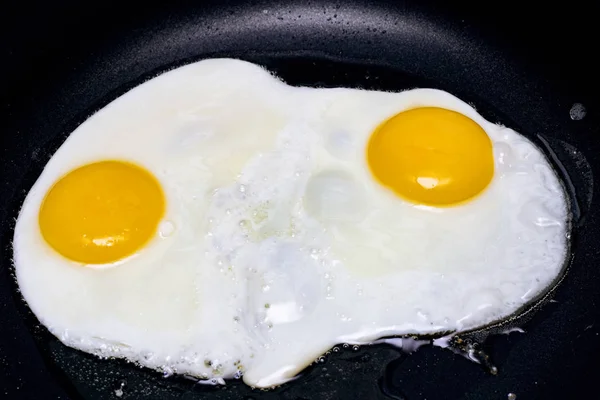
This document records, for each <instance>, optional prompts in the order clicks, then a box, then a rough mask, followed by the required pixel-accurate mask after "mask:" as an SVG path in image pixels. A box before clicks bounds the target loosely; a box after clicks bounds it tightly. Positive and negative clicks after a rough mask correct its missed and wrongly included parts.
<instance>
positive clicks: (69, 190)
mask: <svg viewBox="0 0 600 400" xmlns="http://www.w3.org/2000/svg"><path fill="white" fill-rule="evenodd" d="M164 212H165V198H164V194H163V192H162V188H161V186H160V184H159V183H158V181H157V180H156V179H155V178H154V176H152V175H151V174H150V173H149V172H148V171H146V170H144V169H142V168H140V167H138V166H136V165H134V164H131V163H127V162H121V161H101V162H97V163H93V164H88V165H85V166H82V167H80V168H77V169H75V170H73V171H71V172H69V173H68V174H67V175H65V176H64V177H62V178H61V179H60V180H58V181H57V182H56V183H55V184H54V186H53V187H52V188H51V189H50V190H49V191H48V193H47V194H46V197H45V199H44V201H43V203H42V206H41V208H40V213H39V224H40V231H41V233H42V236H43V237H44V239H45V240H46V242H47V243H48V244H49V245H50V246H51V247H52V248H53V249H54V250H56V251H57V252H58V253H60V254H61V255H63V256H64V257H66V258H68V259H70V260H72V261H76V262H80V263H85V264H104V263H111V262H115V261H118V260H120V259H122V258H124V257H127V256H130V255H132V254H133V253H135V252H136V251H137V250H139V249H140V248H141V247H142V246H143V245H144V244H146V243H147V242H148V241H149V240H150V239H151V238H152V237H153V235H154V234H155V232H156V230H157V226H158V223H159V221H160V219H161V218H162V216H163V214H164Z"/></svg>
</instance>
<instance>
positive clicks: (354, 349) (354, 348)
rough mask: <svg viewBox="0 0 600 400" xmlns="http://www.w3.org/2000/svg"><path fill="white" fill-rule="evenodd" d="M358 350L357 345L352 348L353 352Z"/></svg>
mask: <svg viewBox="0 0 600 400" xmlns="http://www.w3.org/2000/svg"><path fill="white" fill-rule="evenodd" d="M358 349H360V346H358V345H354V346H352V350H353V351H358Z"/></svg>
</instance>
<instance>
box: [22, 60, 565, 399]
mask: <svg viewBox="0 0 600 400" xmlns="http://www.w3.org/2000/svg"><path fill="white" fill-rule="evenodd" d="M569 229H570V227H569V207H568V202H567V199H566V197H565V193H564V190H563V188H562V185H561V183H560V181H559V179H558V178H557V176H556V174H555V173H554V171H553V169H552V167H551V166H550V164H549V163H548V161H547V159H546V157H545V156H544V154H543V153H542V152H541V151H540V150H539V149H538V148H537V147H536V146H534V145H533V144H532V143H531V142H530V141H528V140H527V139H526V138H524V137H523V136H521V135H519V134H518V133H516V132H514V131H513V130H511V129H509V128H505V127H502V126H499V125H495V124H492V123H490V122H488V121H486V120H485V119H484V118H483V117H482V116H481V115H479V114H478V113H477V112H476V111H475V110H474V109H473V108H472V107H471V106H469V105H468V104H466V103H464V102H462V101H461V100H459V99H457V98H456V97H454V96H452V95H450V94H448V93H446V92H443V91H439V90H432V89H414V90H408V91H405V92H401V93H385V92H376V91H361V90H356V89H343V88H339V89H314V88H298V87H290V86H288V85H286V84H284V83H283V82H281V81H279V80H278V79H276V78H275V77H273V76H271V75H270V74H269V73H268V72H267V71H265V70H263V69H262V68H260V67H258V66H256V65H253V64H250V63H247V62H243V61H237V60H229V59H214V60H205V61H201V62H197V63H194V64H190V65H187V66H185V67H181V68H178V69H175V70H172V71H170V72H167V73H165V74H162V75H160V76H158V77H156V78H154V79H151V80H149V81H147V82H145V83H143V84H142V85H140V86H138V87H136V88H135V89H133V90H131V91H129V92H127V93H126V94H124V95H122V96H121V97H119V98H117V99H116V100H114V101H113V102H112V103H110V104H109V105H108V106H106V107H104V108H103V109H101V110H100V111H98V112H97V113H95V114H94V115H93V116H92V117H90V118H89V119H88V120H87V121H86V122H84V123H83V124H82V125H80V126H79V127H78V128H77V129H76V130H75V131H74V132H73V133H72V134H71V135H70V136H69V138H68V139H67V140H66V142H65V143H64V144H63V145H62V146H61V147H60V148H59V149H58V151H57V152H56V153H55V154H54V156H53V157H52V158H51V160H50V161H49V162H48V164H47V165H46V167H45V169H44V171H43V172H42V174H41V176H40V177H39V179H38V180H37V182H36V183H35V184H34V186H33V187H32V188H31V191H30V192H29V194H28V195H27V198H26V200H25V202H24V204H23V207H22V209H21V211H20V214H19V217H18V219H17V223H16V227H15V235H14V242H13V246H14V266H15V271H16V277H17V281H18V284H19V287H20V290H21V292H22V294H23V297H24V298H25V300H26V301H27V303H28V305H29V306H30V308H31V310H32V311H33V312H34V313H35V315H36V316H37V318H38V319H39V320H40V322H41V323H42V324H43V325H45V326H46V327H47V328H48V329H49V330H50V332H52V333H53V334H54V335H56V336H57V337H58V338H59V339H60V340H61V341H62V342H63V343H64V344H66V345H68V346H71V347H74V348H77V349H80V350H83V351H86V352H89V353H92V354H96V355H99V356H102V357H123V358H126V359H128V360H130V361H133V362H136V363H138V364H139V365H142V366H146V367H149V368H152V369H156V370H162V371H164V372H168V373H171V372H174V373H180V374H186V375H191V376H194V377H198V378H200V379H222V378H231V377H240V376H243V379H244V381H245V382H246V383H247V384H249V385H253V386H257V387H268V386H273V385H277V384H281V383H283V382H285V381H287V380H289V379H291V378H293V377H294V376H295V375H296V374H298V373H299V372H300V371H301V370H302V369H303V368H304V367H306V366H307V365H308V364H310V363H311V362H312V361H313V360H315V358H317V357H318V356H320V355H321V354H323V353H324V352H326V351H327V350H328V349H330V348H331V347H332V346H334V345H336V344H338V343H344V342H348V343H370V342H373V341H375V340H377V339H378V338H381V337H384V336H390V335H403V334H435V333H440V332H448V331H453V332H459V331H465V330H470V329H475V328H478V327H482V326H485V325H486V324H489V323H492V322H494V321H497V320H500V319H502V318H506V317H509V316H510V315H512V314H514V313H515V312H517V311H518V310H519V309H521V308H522V307H523V306H525V305H526V304H527V303H528V302H530V301H531V300H532V299H534V298H536V297H537V296H539V295H541V294H543V293H544V292H545V290H547V288H548V287H549V286H550V285H551V284H552V283H553V282H554V281H555V280H556V278H557V277H558V276H559V275H560V273H561V271H562V268H563V265H564V263H565V258H566V254H567V251H568V240H567V238H568V234H569Z"/></svg>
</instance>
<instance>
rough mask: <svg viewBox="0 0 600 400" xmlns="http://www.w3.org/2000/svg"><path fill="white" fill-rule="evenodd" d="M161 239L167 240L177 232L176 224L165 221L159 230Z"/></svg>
mask: <svg viewBox="0 0 600 400" xmlns="http://www.w3.org/2000/svg"><path fill="white" fill-rule="evenodd" d="M158 231H159V234H160V237H162V238H166V237H169V236H171V235H172V234H173V233H174V232H175V224H174V223H173V222H171V221H163V222H161V223H160V226H159V228H158Z"/></svg>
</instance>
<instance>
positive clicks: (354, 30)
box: [0, 0, 600, 400]
mask: <svg viewBox="0 0 600 400" xmlns="http://www.w3.org/2000/svg"><path fill="white" fill-rule="evenodd" d="M469 3H470V2H465V1H462V2H457V1H453V2H445V1H412V2H411V1H390V2H383V1H368V2H367V1H364V2H363V1H356V0H353V1H345V2H339V3H336V2H333V1H331V2H288V1H279V2H258V1H254V2H241V1H214V2H201V1H194V2H189V3H177V4H175V3H173V2H165V4H163V5H152V4H150V2H141V1H136V2H127V1H119V2H117V1H112V0H111V1H102V2H74V1H73V2H71V1H55V2H43V1H33V2H17V1H9V2H7V3H5V4H3V5H2V6H1V7H2V12H1V13H0V15H1V17H0V18H1V21H0V22H1V23H0V26H1V27H0V29H2V30H3V34H2V35H1V38H0V45H1V46H2V48H1V54H2V59H1V60H0V61H1V64H2V65H1V68H2V71H1V72H2V73H1V74H0V82H2V86H1V92H0V95H1V96H3V97H2V102H1V103H0V107H1V108H0V110H1V111H0V112H1V114H0V117H1V118H0V124H1V126H2V128H1V139H0V140H1V141H2V146H0V170H1V172H2V174H1V180H0V190H1V193H0V206H1V209H0V211H1V215H0V217H1V226H0V235H1V251H2V255H1V259H0V262H1V264H0V318H1V320H0V322H1V324H0V397H2V398H4V397H6V398H19V399H58V398H61V399H63V398H64V399H67V398H74V399H78V398H84V399H117V398H118V397H117V395H118V394H121V392H120V391H119V390H118V389H122V396H121V398H122V399H138V398H140V399H141V398H143V399H195V398H203V399H204V398H206V399H240V398H245V399H263V398H264V399H278V398H282V399H341V398H344V399H371V398H373V399H389V398H392V399H408V400H415V399H427V400H446V399H459V398H464V399H506V398H508V397H507V396H508V394H509V393H514V394H516V395H517V399H518V400H521V399H554V398H557V399H563V398H583V397H577V394H578V393H582V391H583V390H584V389H589V388H593V387H594V385H595V383H596V382H597V378H599V377H600V372H599V369H598V368H597V367H596V365H597V364H596V359H597V357H598V356H599V355H600V338H599V336H598V335H599V332H600V325H599V323H600V316H599V311H598V308H599V307H600V306H599V304H600V263H599V261H600V245H599V243H600V224H599V222H600V214H599V213H598V206H599V205H600V196H599V193H598V191H599V190H598V185H593V178H594V177H598V176H600V138H599V137H598V135H600V122H599V114H598V106H599V105H600V104H599V101H598V98H599V96H598V92H597V91H596V90H595V89H596V88H597V86H598V76H597V75H596V73H597V71H596V70H595V68H594V66H593V63H592V57H594V56H595V53H596V51H597V49H596V46H597V44H596V42H595V40H594V36H593V33H594V32H595V29H594V28H595V26H594V21H593V20H592V18H593V13H592V12H591V8H589V9H588V8H586V7H587V6H586V4H585V2H580V3H581V4H577V2H568V4H567V3H565V4H561V5H560V7H559V6H551V4H550V3H546V4H544V6H543V7H544V8H543V9H542V8H537V9H533V8H532V9H531V10H530V9H527V8H525V6H526V5H525V4H523V3H524V2H520V3H518V2H514V1H513V2H499V3H498V4H489V3H488V2H482V3H483V4H469ZM553 7H554V8H553ZM544 13H546V15H545V16H544ZM596 24H597V22H596ZM596 36H597V34H596ZM214 56H227V57H239V58H243V59H246V60H249V61H253V62H257V63H259V64H262V65H265V66H267V67H268V68H270V69H271V70H272V71H274V72H276V73H277V74H278V75H279V76H281V77H282V78H283V79H284V80H286V81H287V82H288V83H290V84H294V85H309V86H326V87H334V86H347V87H359V88H367V89H378V90H402V89H406V88H412V87H424V86H426V87H437V88H440V89H444V90H447V91H449V92H451V93H453V94H455V95H457V96H459V97H461V98H462V99H464V100H466V101H469V102H471V103H472V104H474V105H475V106H476V108H477V109H478V110H479V111H480V112H481V114H482V115H483V116H484V117H486V118H487V119H489V120H492V121H494V122H500V123H503V124H506V125H508V126H510V127H512V128H514V129H516V130H517V131H519V132H521V133H523V134H525V135H527V136H529V137H533V138H535V137H536V135H538V134H541V135H543V137H544V138H546V139H547V140H548V142H549V143H550V147H551V148H552V150H553V151H554V152H555V153H556V155H557V157H558V159H559V161H560V162H561V163H562V164H563V165H564V167H565V168H566V170H567V171H568V173H569V176H570V178H571V180H572V182H573V186H574V188H575V192H576V201H577V204H578V205H579V206H580V208H581V211H582V218H581V219H579V220H578V221H577V224H576V227H575V231H574V237H573V249H574V259H573V262H572V265H571V269H570V272H569V274H568V276H567V279H566V280H565V281H564V283H563V284H561V285H560V287H559V288H558V291H557V293H556V296H555V302H552V303H548V304H546V305H545V306H544V307H543V308H542V309H541V311H539V312H538V313H536V315H535V317H534V318H533V319H532V320H531V321H530V322H528V323H527V324H526V325H525V326H524V329H525V330H526V333H525V334H518V333H513V334H510V335H504V336H496V337H493V338H491V339H490V340H489V341H488V342H486V344H485V349H486V350H488V351H489V353H490V355H491V356H492V359H493V361H494V362H495V364H496V365H497V366H498V369H499V374H498V376H492V375H490V374H488V373H486V372H485V371H484V370H483V369H482V368H480V367H479V366H477V365H476V364H474V363H472V362H469V361H468V360H466V359H464V358H462V357H460V356H458V355H455V354H453V353H451V352H450V351H447V350H443V349H440V348H432V347H424V348H422V349H421V350H419V351H418V352H417V353H415V354H413V355H411V356H407V355H403V354H402V353H400V352H399V351H397V350H395V349H393V348H390V347H385V346H373V347H370V348H366V347H362V348H360V349H358V350H356V351H355V350H352V349H351V348H350V349H345V350H343V351H341V352H339V353H335V354H332V355H330V356H328V358H327V361H326V362H325V363H324V364H319V365H317V366H314V367H312V368H310V369H309V370H308V371H307V372H306V373H305V374H304V375H303V376H302V377H301V378H300V379H298V380H297V381H295V382H292V383H290V384H288V385H285V386H283V387H282V388H279V389H276V390H274V391H270V392H261V391H252V390H250V389H249V388H248V387H246V386H244V385H242V384H241V383H239V382H238V383H233V384H230V385H228V386H227V387H226V388H224V389H222V388H214V387H205V386H200V385H195V384H194V382H192V381H187V380H184V379H181V378H174V377H172V378H163V377H162V376H160V374H158V373H154V372H151V371H148V370H145V369H144V370H142V369H139V368H137V367H135V366H133V365H131V364H127V363H126V362H123V361H116V360H99V359H96V358H95V357H92V356H89V355H86V354H84V353H82V352H78V351H75V350H72V349H70V348H67V347H65V346H63V345H61V344H60V343H59V342H58V340H56V339H55V338H53V337H52V336H51V335H49V334H48V333H47V331H46V330H45V329H44V328H43V327H40V326H39V324H38V323H37V321H36V319H35V317H34V316H33V315H32V314H31V313H30V312H29V311H28V308H27V306H26V305H25V304H24V302H23V301H22V299H21V297H20V295H19V293H18V291H17V288H16V285H15V283H14V279H13V272H12V267H11V255H12V248H11V243H10V241H11V237H12V228H13V225H14V218H15V217H16V215H17V212H18V209H19V206H20V203H21V202H22V200H23V199H24V197H25V195H26V192H27V190H29V188H30V187H31V185H32V184H33V183H34V181H35V179H36V178H37V176H38V175H39V173H40V172H41V170H42V168H43V166H44V164H45V162H46V161H47V160H48V159H49V157H50V156H51V155H52V153H53V151H54V150H55V149H56V148H57V147H58V146H59V145H60V144H61V143H62V141H63V140H64V139H65V137H66V135H68V133H69V132H70V131H71V130H72V129H73V128H74V127H75V126H77V124H78V123H80V122H82V121H83V120H84V119H85V118H86V117H87V116H88V115H90V113H92V112H93V111H94V110H96V109H98V108H99V107H101V106H103V105H105V104H107V103H108V102H109V101H111V100H112V99H114V98H115V97H116V96H118V95H119V94H121V93H123V92H124V91H126V90H127V89H129V88H131V87H133V86H135V85H136V84H138V83H140V82H142V81H143V80H145V79H148V78H151V77H152V76H154V75H156V74H157V73H159V72H161V71H164V70H165V69H167V68H170V67H173V66H176V65H182V64H184V63H187V62H191V61H194V60H198V59H201V58H206V57H214ZM574 103H581V104H583V105H584V106H585V108H586V110H587V115H586V116H585V117H584V118H583V119H581V120H573V119H572V118H571V117H570V114H569V111H570V109H571V107H572V106H573V104H574ZM74 301H76V299H74ZM590 390H591V389H590ZM590 393H594V391H593V390H592V391H591V392H590Z"/></svg>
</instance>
